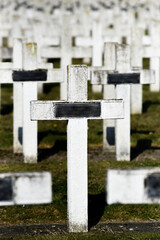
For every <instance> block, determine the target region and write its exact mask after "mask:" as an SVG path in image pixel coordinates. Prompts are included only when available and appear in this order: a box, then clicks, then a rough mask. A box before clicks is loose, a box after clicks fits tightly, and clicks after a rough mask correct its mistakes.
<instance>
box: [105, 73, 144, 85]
mask: <svg viewBox="0 0 160 240" xmlns="http://www.w3.org/2000/svg"><path fill="white" fill-rule="evenodd" d="M107 83H108V84H139V83H140V73H111V74H110V73H109V74H108V75H107Z"/></svg>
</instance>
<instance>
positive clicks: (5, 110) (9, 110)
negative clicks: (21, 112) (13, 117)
mask: <svg viewBox="0 0 160 240" xmlns="http://www.w3.org/2000/svg"><path fill="white" fill-rule="evenodd" d="M12 112H13V104H4V105H2V107H1V115H7V114H9V113H12Z"/></svg>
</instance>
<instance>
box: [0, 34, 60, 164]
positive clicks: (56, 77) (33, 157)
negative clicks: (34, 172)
mask: <svg viewBox="0 0 160 240" xmlns="http://www.w3.org/2000/svg"><path fill="white" fill-rule="evenodd" d="M36 52H37V51H36V44H35V43H22V40H20V39H19V40H16V41H15V44H14V54H13V55H14V63H13V65H12V64H8V63H7V64H6V63H1V65H0V76H1V80H0V83H14V147H15V152H16V151H17V148H18V151H20V150H19V148H21V142H20V135H21V134H20V133H22V128H23V134H22V139H23V140H22V142H23V154H24V161H25V162H32V163H35V162H37V123H33V122H31V121H30V105H29V103H30V101H31V100H37V82H43V83H46V82H61V81H62V80H63V72H62V71H61V70H53V69H39V68H38V67H45V66H47V65H43V64H38V63H37V54H36ZM22 99H23V100H22ZM22 112H23V114H22ZM22 115H23V119H22Z"/></svg>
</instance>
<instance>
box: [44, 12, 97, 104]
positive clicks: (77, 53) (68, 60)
mask: <svg viewBox="0 0 160 240" xmlns="http://www.w3.org/2000/svg"><path fill="white" fill-rule="evenodd" d="M74 30H75V28H73V29H72V27H71V23H70V17H69V16H65V15H64V16H63V28H62V32H61V47H43V48H42V49H41V57H42V58H44V59H46V58H51V59H53V58H60V59H61V69H62V70H64V81H63V83H61V88H60V98H61V100H66V99H67V72H66V71H67V65H69V64H72V58H75V59H76V58H91V57H92V50H91V47H90V48H88V47H85V48H84V47H72V34H73V33H74Z"/></svg>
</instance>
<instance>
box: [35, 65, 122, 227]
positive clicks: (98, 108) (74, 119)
mask: <svg viewBox="0 0 160 240" xmlns="http://www.w3.org/2000/svg"><path fill="white" fill-rule="evenodd" d="M87 79H88V68H87V66H83V65H81V66H74V65H70V66H69V68H68V102H65V101H31V119H32V120H34V121H35V120H68V127H67V162H68V174H67V177H68V218H69V219H68V221H69V231H71V232H86V231H88V209H87V206H88V190H87V178H88V177H87V176H88V173H87V131H88V130H87V120H88V119H108V118H112V119H115V118H116V119H117V118H122V117H123V102H122V100H105V101H87Z"/></svg>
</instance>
